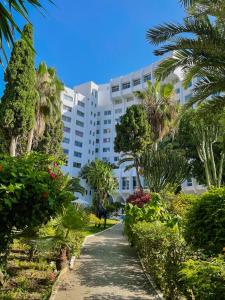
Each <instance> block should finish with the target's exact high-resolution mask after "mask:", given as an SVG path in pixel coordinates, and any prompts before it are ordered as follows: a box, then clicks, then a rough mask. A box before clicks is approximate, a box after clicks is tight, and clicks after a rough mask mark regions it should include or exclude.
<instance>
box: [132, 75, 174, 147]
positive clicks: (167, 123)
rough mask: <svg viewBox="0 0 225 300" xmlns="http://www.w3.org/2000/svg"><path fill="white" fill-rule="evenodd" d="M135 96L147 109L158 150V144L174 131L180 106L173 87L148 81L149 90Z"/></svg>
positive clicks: (136, 93) (139, 92)
mask: <svg viewBox="0 0 225 300" xmlns="http://www.w3.org/2000/svg"><path fill="white" fill-rule="evenodd" d="M135 95H136V96H137V97H138V98H139V99H140V100H142V103H143V105H144V107H145V109H146V112H147V118H148V120H149V123H150V125H151V129H152V133H153V134H152V140H153V141H154V143H155V146H156V149H157V144H158V142H159V141H161V140H162V139H163V137H164V136H165V135H166V134H168V133H169V132H171V131H172V130H173V129H174V121H175V119H176V117H177V112H178V105H177V103H176V101H175V97H174V89H173V85H172V84H169V83H168V84H160V83H159V82H158V81H156V82H155V84H152V83H151V82H150V81H147V89H146V90H145V91H137V92H135Z"/></svg>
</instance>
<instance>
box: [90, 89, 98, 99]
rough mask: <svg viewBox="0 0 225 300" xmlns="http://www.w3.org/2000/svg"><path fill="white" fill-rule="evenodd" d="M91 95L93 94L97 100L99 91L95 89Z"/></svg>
mask: <svg viewBox="0 0 225 300" xmlns="http://www.w3.org/2000/svg"><path fill="white" fill-rule="evenodd" d="M91 94H92V96H94V97H95V98H96V99H97V98H98V91H97V90H95V89H93V90H92V91H91Z"/></svg>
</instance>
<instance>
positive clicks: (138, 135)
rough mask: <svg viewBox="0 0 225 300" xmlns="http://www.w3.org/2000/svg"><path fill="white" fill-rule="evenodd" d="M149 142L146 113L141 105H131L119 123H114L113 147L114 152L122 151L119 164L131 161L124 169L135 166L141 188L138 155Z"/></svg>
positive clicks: (149, 132)
mask: <svg viewBox="0 0 225 300" xmlns="http://www.w3.org/2000/svg"><path fill="white" fill-rule="evenodd" d="M150 143H151V130H150V126H149V124H148V121H147V115H146V112H145V110H144V108H143V107H142V106H141V105H132V106H131V107H129V108H128V109H127V111H126V114H125V115H123V116H122V118H121V121H120V123H118V124H116V138H115V141H114V149H115V151H116V152H123V153H124V155H123V156H124V158H123V159H121V160H120V162H119V163H120V164H122V163H124V162H128V161H131V162H132V164H130V165H128V166H126V168H125V171H127V170H129V169H132V168H135V169H136V174H137V182H138V185H139V187H140V188H141V187H142V186H141V180H140V175H139V167H140V155H141V153H142V152H143V151H144V149H145V148H146V147H147V146H148V145H149V144H150Z"/></svg>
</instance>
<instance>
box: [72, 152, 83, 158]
mask: <svg viewBox="0 0 225 300" xmlns="http://www.w3.org/2000/svg"><path fill="white" fill-rule="evenodd" d="M73 155H74V156H75V157H79V158H81V157H82V153H81V152H77V151H74V153H73Z"/></svg>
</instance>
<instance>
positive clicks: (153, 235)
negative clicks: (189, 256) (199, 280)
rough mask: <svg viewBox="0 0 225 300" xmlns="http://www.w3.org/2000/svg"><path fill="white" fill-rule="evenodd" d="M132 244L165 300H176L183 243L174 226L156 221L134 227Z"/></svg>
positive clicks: (139, 223) (140, 223)
mask: <svg viewBox="0 0 225 300" xmlns="http://www.w3.org/2000/svg"><path fill="white" fill-rule="evenodd" d="M132 231H133V242H134V244H135V247H136V249H137V251H138V253H139V254H140V256H141V257H142V259H143V263H144V265H145V267H146V269H147V271H148V272H149V273H150V274H151V276H152V277H153V279H154V281H155V283H156V285H157V286H158V287H159V288H160V289H161V290H162V291H163V293H164V295H165V297H166V298H167V299H179V281H178V279H179V276H178V272H179V271H180V265H181V261H182V260H183V259H184V257H183V256H184V253H185V251H184V250H185V244H184V240H183V239H182V237H181V236H180V234H179V232H178V230H177V228H176V227H174V228H172V227H168V226H167V225H166V224H163V223H161V222H159V221H155V222H151V223H148V222H138V223H137V224H135V225H134V226H133V229H132Z"/></svg>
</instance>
